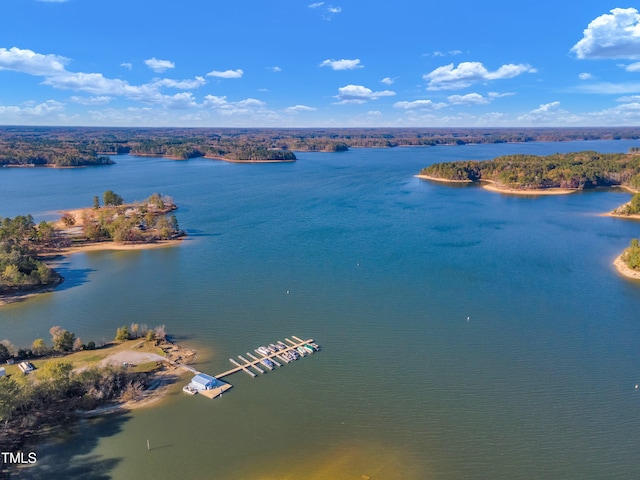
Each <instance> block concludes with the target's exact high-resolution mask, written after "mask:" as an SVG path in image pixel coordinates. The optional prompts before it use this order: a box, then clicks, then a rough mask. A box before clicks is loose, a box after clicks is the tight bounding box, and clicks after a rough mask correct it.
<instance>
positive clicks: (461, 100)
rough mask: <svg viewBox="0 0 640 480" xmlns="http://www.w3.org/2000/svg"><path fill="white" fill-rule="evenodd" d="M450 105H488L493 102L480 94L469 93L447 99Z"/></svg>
mask: <svg viewBox="0 0 640 480" xmlns="http://www.w3.org/2000/svg"><path fill="white" fill-rule="evenodd" d="M447 100H448V101H449V103H451V104H453V105H486V104H487V103H489V102H490V101H491V99H489V98H487V97H483V96H482V95H480V94H479V93H467V94H466V95H450V96H448V97H447Z"/></svg>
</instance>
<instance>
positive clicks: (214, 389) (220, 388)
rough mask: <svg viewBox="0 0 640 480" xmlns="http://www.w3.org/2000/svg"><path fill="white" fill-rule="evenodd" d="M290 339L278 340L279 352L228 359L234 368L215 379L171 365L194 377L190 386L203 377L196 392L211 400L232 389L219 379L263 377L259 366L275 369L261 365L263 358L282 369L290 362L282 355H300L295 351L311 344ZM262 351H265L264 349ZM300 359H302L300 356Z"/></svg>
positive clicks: (293, 336)
mask: <svg viewBox="0 0 640 480" xmlns="http://www.w3.org/2000/svg"><path fill="white" fill-rule="evenodd" d="M291 338H293V339H294V340H295V341H294V340H291V339H289V338H285V341H286V343H285V342H282V341H280V340H278V341H277V346H278V347H279V350H277V351H276V352H270V353H268V354H267V353H263V352H260V351H258V350H257V349H256V350H255V351H256V353H257V354H258V355H261V356H262V358H258V357H256V356H255V355H252V354H251V353H249V352H247V353H246V355H247V357H249V358H246V357H243V356H242V355H238V356H237V358H238V359H239V360H240V361H238V360H235V359H233V358H230V359H229V361H230V362H231V363H232V364H233V365H234V368H232V369H231V370H227V371H225V372H222V373H219V374H218V375H216V376H215V377H211V376H209V375H207V374H203V373H202V372H199V371H198V370H196V369H195V368H193V367H191V366H188V365H184V364H181V363H177V362H171V363H172V364H174V365H175V366H176V367H180V368H183V369H185V370H187V371H189V372H192V373H194V374H195V375H196V376H195V377H194V379H193V380H192V383H190V384H189V385H190V386H192V385H196V386H198V384H197V383H194V382H196V380H197V379H198V378H199V376H200V377H205V380H206V385H204V386H203V385H200V386H199V388H197V392H198V394H200V395H203V396H205V397H207V398H211V399H213V398H216V397H219V396H220V395H222V393H223V392H226V391H227V390H229V389H230V388H231V387H232V385H231V384H229V383H225V382H222V381H220V380H219V379H221V378H224V377H228V376H229V375H232V374H234V373H236V372H245V373H247V374H249V375H250V376H251V377H253V378H255V377H256V376H258V375H259V374H262V375H264V374H265V373H267V372H266V371H265V370H263V369H262V368H260V367H261V366H262V367H264V368H268V369H269V371H272V370H273V369H274V368H275V367H268V366H266V365H265V364H263V363H262V360H264V359H265V358H268V359H269V360H271V361H272V362H273V364H274V365H275V366H277V367H282V366H283V365H286V364H288V363H290V362H291V361H290V360H287V359H286V358H285V357H283V356H282V354H283V353H285V352H289V351H292V350H293V351H295V352H296V354H298V355H300V354H299V352H298V351H297V350H296V349H297V348H298V347H304V346H305V345H310V344H312V343H313V339H312V338H310V339H308V340H302V339H301V338H299V337H296V336H295V335H291ZM272 347H273V345H272ZM315 347H317V346H315ZM307 348H309V351H310V352H311V351H313V349H312V347H307ZM263 350H266V348H265V349H263ZM276 358H277V359H279V360H280V362H282V363H280V362H278V361H277V360H276ZM300 358H302V356H301V357H300ZM250 369H253V370H254V371H255V372H258V373H254V372H253V371H251V370H250ZM185 388H188V387H185Z"/></svg>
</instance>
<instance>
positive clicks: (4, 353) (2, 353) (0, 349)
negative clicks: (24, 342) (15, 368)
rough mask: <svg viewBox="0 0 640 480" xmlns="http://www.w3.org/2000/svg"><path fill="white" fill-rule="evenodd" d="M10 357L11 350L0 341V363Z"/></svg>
mask: <svg viewBox="0 0 640 480" xmlns="http://www.w3.org/2000/svg"><path fill="white" fill-rule="evenodd" d="M10 358H11V352H10V351H9V349H8V348H7V346H6V345H5V344H3V343H0V363H4V362H6V361H7V360H9V359H10Z"/></svg>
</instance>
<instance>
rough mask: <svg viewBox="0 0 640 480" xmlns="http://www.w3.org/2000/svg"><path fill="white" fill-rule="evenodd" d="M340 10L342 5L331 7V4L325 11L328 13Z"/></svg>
mask: <svg viewBox="0 0 640 480" xmlns="http://www.w3.org/2000/svg"><path fill="white" fill-rule="evenodd" d="M341 11H342V7H332V6H331V5H329V6H328V7H327V12H329V13H340V12H341Z"/></svg>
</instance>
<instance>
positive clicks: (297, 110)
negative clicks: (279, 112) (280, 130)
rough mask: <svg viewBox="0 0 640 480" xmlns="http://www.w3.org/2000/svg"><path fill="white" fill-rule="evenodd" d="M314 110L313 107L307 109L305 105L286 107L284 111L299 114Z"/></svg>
mask: <svg viewBox="0 0 640 480" xmlns="http://www.w3.org/2000/svg"><path fill="white" fill-rule="evenodd" d="M315 110H316V109H315V108H314V107H308V106H307V105H294V106H293V107H287V108H285V109H284V111H285V112H287V113H300V112H313V111H315Z"/></svg>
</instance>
